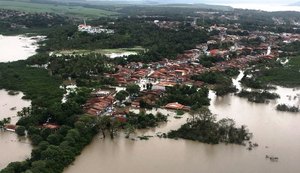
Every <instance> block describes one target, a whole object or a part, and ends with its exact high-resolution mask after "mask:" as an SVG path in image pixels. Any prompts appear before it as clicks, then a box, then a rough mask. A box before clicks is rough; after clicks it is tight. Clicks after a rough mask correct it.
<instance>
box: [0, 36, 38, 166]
mask: <svg viewBox="0 0 300 173" xmlns="http://www.w3.org/2000/svg"><path fill="white" fill-rule="evenodd" d="M42 38H43V37H40V36H37V37H25V36H2V35H0V62H9V61H17V60H22V59H26V58H28V57H30V56H32V55H34V54H35V53H36V49H37V48H38V45H37V41H38V40H40V39H42ZM23 96H24V95H23V94H22V93H19V94H18V95H15V96H11V95H8V92H7V91H5V90H0V120H2V119H3V118H8V117H11V123H10V124H16V122H17V121H18V119H19V118H18V117H17V116H16V115H17V112H18V111H20V110H22V108H23V107H28V106H30V105H31V102H30V101H26V100H22V97H23ZM31 150H32V146H31V145H30V142H29V141H28V139H26V138H24V137H23V138H19V137H18V136H17V135H16V134H15V133H14V132H8V131H5V132H4V131H1V130H0V170H1V169H3V168H5V167H6V166H7V165H8V164H9V163H10V162H15V161H22V160H25V159H26V158H29V157H30V154H31Z"/></svg>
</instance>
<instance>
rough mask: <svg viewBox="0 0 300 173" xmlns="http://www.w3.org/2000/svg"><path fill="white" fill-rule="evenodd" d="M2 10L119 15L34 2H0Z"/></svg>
mask: <svg viewBox="0 0 300 173" xmlns="http://www.w3.org/2000/svg"><path fill="white" fill-rule="evenodd" d="M0 8H2V9H10V10H17V11H24V12H29V13H45V12H48V13H57V14H64V15H69V16H78V17H91V18H95V17H104V16H113V15H117V13H116V12H112V11H107V10H101V9H94V8H87V7H82V6H67V5H55V4H39V3H32V2H18V1H0Z"/></svg>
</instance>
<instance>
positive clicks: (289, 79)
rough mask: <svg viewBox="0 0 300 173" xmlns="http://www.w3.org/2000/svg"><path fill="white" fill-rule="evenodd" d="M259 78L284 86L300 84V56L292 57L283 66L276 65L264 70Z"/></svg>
mask: <svg viewBox="0 0 300 173" xmlns="http://www.w3.org/2000/svg"><path fill="white" fill-rule="evenodd" d="M259 80H261V81H263V82H266V83H272V84H278V85H282V86H289V87H294V86H300V56H296V57H291V58H290V61H289V62H288V63H287V64H286V65H284V66H283V67H276V68H272V69H269V70H266V71H264V75H263V76H260V77H259Z"/></svg>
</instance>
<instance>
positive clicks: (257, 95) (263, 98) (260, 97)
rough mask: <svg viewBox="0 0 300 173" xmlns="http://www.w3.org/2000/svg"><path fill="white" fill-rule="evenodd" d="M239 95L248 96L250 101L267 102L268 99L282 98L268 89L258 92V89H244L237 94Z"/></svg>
mask: <svg viewBox="0 0 300 173" xmlns="http://www.w3.org/2000/svg"><path fill="white" fill-rule="evenodd" d="M237 95H238V96H239V97H244V98H248V100H249V101H250V102H255V103H266V102H267V100H274V99H277V98H280V97H279V95H278V94H276V93H270V92H268V91H263V92H258V91H251V92H250V91H246V90H242V91H241V92H240V93H238V94H237Z"/></svg>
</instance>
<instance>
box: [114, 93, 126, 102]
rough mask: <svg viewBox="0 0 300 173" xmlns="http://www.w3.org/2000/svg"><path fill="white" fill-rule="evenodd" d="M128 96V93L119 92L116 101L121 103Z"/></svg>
mask: <svg viewBox="0 0 300 173" xmlns="http://www.w3.org/2000/svg"><path fill="white" fill-rule="evenodd" d="M127 96H128V93H127V92H126V91H124V90H122V91H119V92H118V93H117V94H116V97H115V98H116V99H117V100H118V101H119V102H122V101H123V100H125V99H126V97H127Z"/></svg>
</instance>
